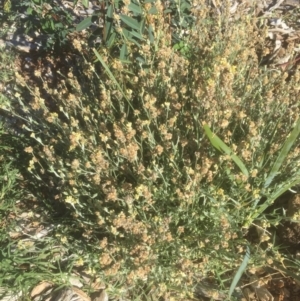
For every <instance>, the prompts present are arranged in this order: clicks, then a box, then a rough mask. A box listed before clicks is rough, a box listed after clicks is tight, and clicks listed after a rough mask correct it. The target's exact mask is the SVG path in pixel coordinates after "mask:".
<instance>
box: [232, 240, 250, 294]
mask: <svg viewBox="0 0 300 301" xmlns="http://www.w3.org/2000/svg"><path fill="white" fill-rule="evenodd" d="M249 259H250V250H249V247H248V246H247V251H246V255H245V257H244V260H243V262H242V264H241V265H240V267H239V269H238V271H237V272H236V274H235V276H234V278H233V280H232V283H231V285H230V289H229V298H230V297H231V295H232V293H233V291H234V289H235V288H236V285H237V284H238V282H239V280H240V279H241V277H242V275H243V272H244V270H245V269H246V267H247V264H248V261H249Z"/></svg>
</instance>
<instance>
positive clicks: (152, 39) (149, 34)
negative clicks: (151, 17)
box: [148, 25, 154, 44]
mask: <svg viewBox="0 0 300 301" xmlns="http://www.w3.org/2000/svg"><path fill="white" fill-rule="evenodd" d="M148 37H149V40H150V43H151V44H153V43H154V31H153V27H152V25H149V27H148Z"/></svg>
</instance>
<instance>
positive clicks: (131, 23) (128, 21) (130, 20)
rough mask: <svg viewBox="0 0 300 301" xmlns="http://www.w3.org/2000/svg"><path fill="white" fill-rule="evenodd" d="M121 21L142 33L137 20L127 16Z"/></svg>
mask: <svg viewBox="0 0 300 301" xmlns="http://www.w3.org/2000/svg"><path fill="white" fill-rule="evenodd" d="M121 20H122V21H123V22H124V23H125V24H126V25H128V26H129V27H130V28H133V29H136V30H138V31H140V24H139V23H138V21H137V20H135V19H133V18H131V17H128V16H126V15H121Z"/></svg>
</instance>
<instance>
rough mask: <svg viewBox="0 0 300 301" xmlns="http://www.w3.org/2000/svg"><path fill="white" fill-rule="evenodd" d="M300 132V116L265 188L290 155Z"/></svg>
mask: <svg viewBox="0 0 300 301" xmlns="http://www.w3.org/2000/svg"><path fill="white" fill-rule="evenodd" d="M299 134H300V118H299V119H298V121H297V123H296V126H295V127H294V129H293V130H292V132H291V133H290V135H289V136H288V138H287V139H286V141H285V143H284V145H283V147H282V149H281V151H280V153H279V155H278V157H277V159H276V161H275V163H274V165H273V167H272V170H271V172H270V174H269V176H268V178H267V179H266V182H265V185H264V188H267V187H269V185H270V184H271V182H272V181H273V179H274V177H275V176H276V175H277V173H278V171H279V169H280V167H281V165H282V163H283V161H284V160H285V159H286V157H287V156H288V153H289V151H290V149H291V147H292V146H293V144H294V143H295V141H296V140H297V138H298V136H299Z"/></svg>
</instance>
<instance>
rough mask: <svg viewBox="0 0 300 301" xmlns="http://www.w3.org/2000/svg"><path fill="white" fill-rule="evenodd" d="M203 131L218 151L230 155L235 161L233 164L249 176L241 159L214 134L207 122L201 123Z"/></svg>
mask: <svg viewBox="0 0 300 301" xmlns="http://www.w3.org/2000/svg"><path fill="white" fill-rule="evenodd" d="M203 128H204V131H205V133H206V136H207V137H208V139H209V140H210V143H211V144H212V145H213V146H214V147H215V148H216V149H217V150H218V151H220V152H224V153H225V154H227V155H228V156H230V157H231V159H232V160H233V161H234V162H235V164H236V165H237V166H238V167H239V168H240V170H241V171H242V173H243V174H244V175H245V176H247V177H248V176H249V172H248V170H247V168H246V166H245V165H244V163H243V162H242V161H241V159H240V158H239V157H238V156H237V155H235V154H234V153H233V151H232V150H231V149H230V148H229V147H228V146H227V145H226V144H225V143H224V142H223V141H222V140H221V139H220V138H219V137H218V136H217V135H215V134H214V133H213V132H212V131H211V129H210V128H209V126H208V125H207V124H205V125H203Z"/></svg>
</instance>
